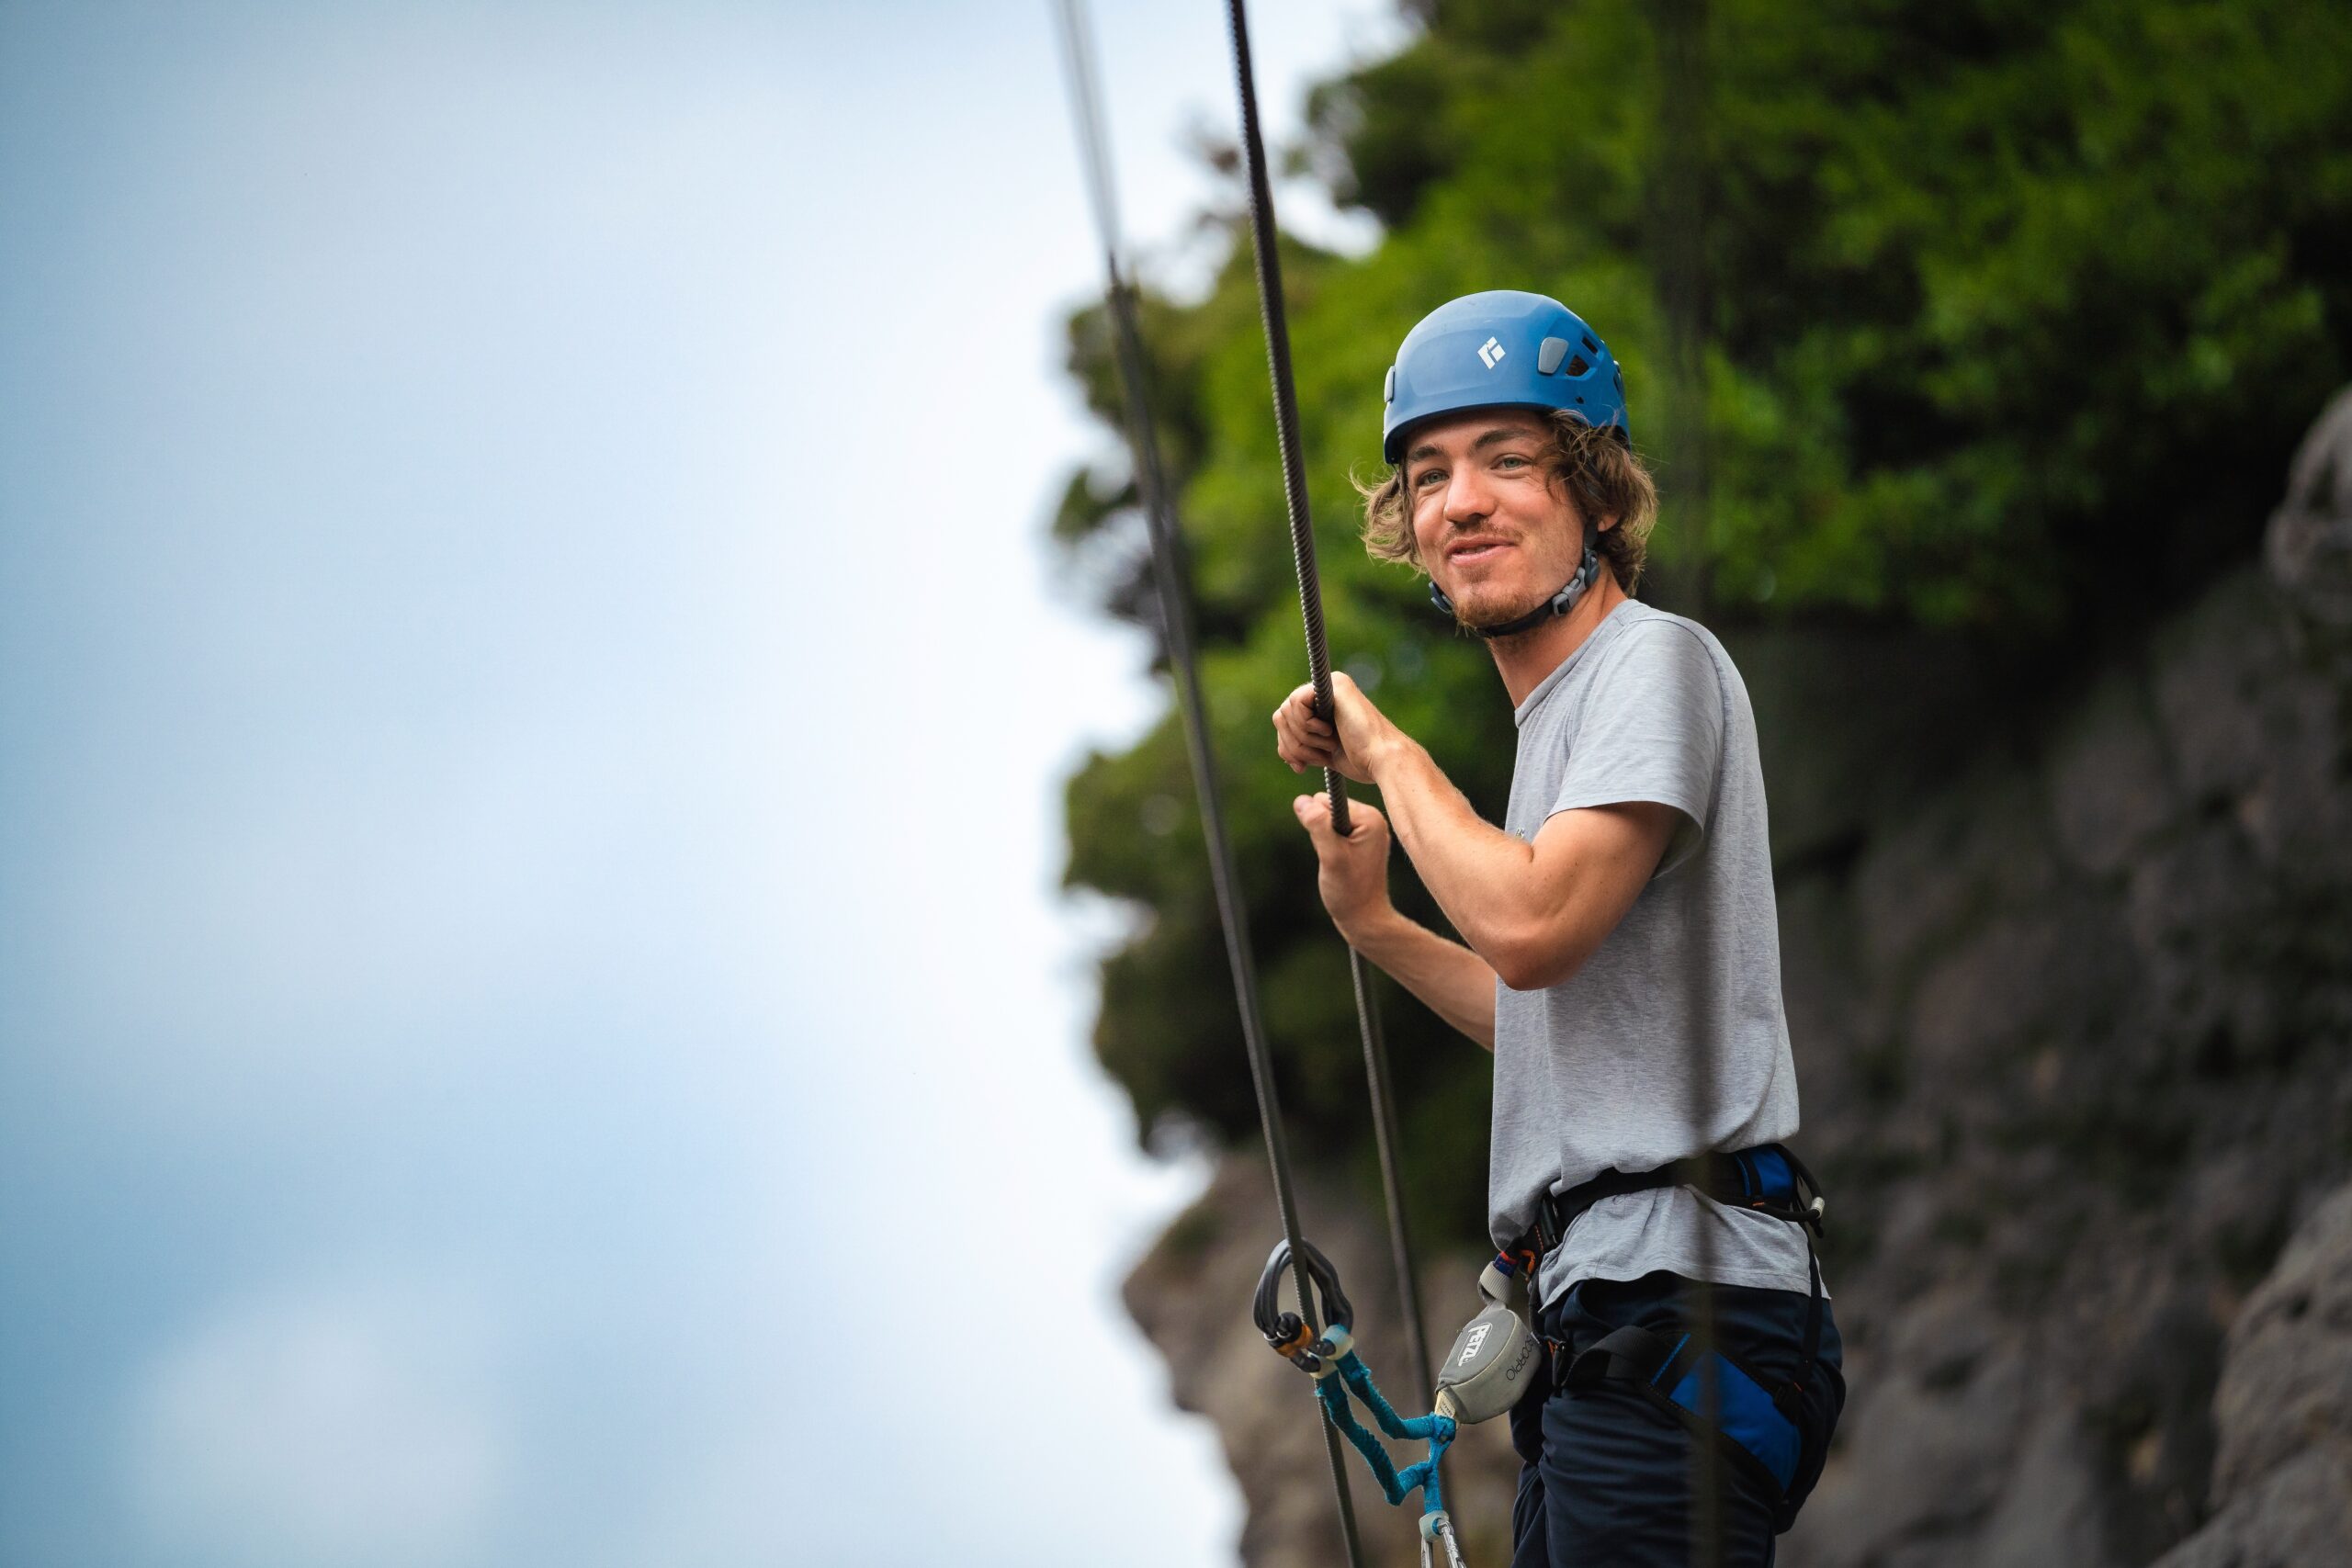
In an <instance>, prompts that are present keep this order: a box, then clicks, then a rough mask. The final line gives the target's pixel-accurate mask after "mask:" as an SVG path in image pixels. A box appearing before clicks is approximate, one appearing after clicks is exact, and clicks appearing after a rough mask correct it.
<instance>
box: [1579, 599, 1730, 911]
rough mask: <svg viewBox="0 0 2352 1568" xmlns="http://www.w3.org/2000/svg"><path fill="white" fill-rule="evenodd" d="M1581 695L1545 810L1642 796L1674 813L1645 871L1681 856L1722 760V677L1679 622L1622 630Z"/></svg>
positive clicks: (1691, 842) (1708, 803) (1694, 835)
mask: <svg viewBox="0 0 2352 1568" xmlns="http://www.w3.org/2000/svg"><path fill="white" fill-rule="evenodd" d="M1609 652H1610V659H1609V662H1608V664H1607V666H1606V667H1605V668H1603V669H1602V670H1600V671H1596V674H1597V675H1598V677H1599V678H1598V679H1597V680H1596V681H1595V682H1593V685H1592V688H1591V690H1590V692H1589V693H1588V694H1587V698H1586V703H1585V710H1584V713H1583V715H1582V716H1581V721H1580V722H1579V723H1578V725H1577V733H1576V739H1575V741H1574V744H1573V747H1572V749H1571V750H1570V751H1569V753H1568V765H1567V772H1566V773H1564V774H1563V775H1562V776H1561V779H1560V788H1559V792H1558V794H1556V795H1555V796H1554V797H1553V800H1552V812H1553V813H1554V814H1556V813H1559V812H1562V811H1573V810H1576V809H1577V808H1578V807H1587V806H1617V805H1622V804H1623V803H1625V802H1627V801H1634V800H1652V801H1656V802H1657V803H1658V804H1659V805H1661V806H1668V807H1673V808H1674V809H1675V810H1676V811H1677V812H1679V813H1680V814H1681V818H1682V819H1681V820H1680V821H1679V822H1678V823H1676V824H1675V829H1674V834H1673V837H1672V838H1670V839H1668V840H1667V846H1666V853H1665V855H1664V856H1663V857H1662V858H1661V859H1660V860H1659V861H1658V867H1657V873H1656V874H1657V875H1659V876H1664V875H1665V874H1667V873H1668V872H1670V871H1672V870H1674V869H1675V868H1676V867H1677V866H1679V865H1680V864H1681V863H1683V862H1684V861H1686V860H1688V859H1689V858H1690V857H1691V852H1693V851H1695V850H1696V849H1697V848H1698V847H1699V844H1700V840H1702V837H1703V836H1704V835H1705V832H1706V828H1707V817H1708V813H1709V811H1710V810H1711V809H1712V808H1713V805H1714V795H1715V775H1716V773H1717V771H1718V770H1719V768H1720V767H1721V765H1722V762H1723V752H1724V699H1723V679H1722V677H1721V676H1720V675H1718V674H1717V673H1716V671H1715V661H1714V657H1713V654H1711V653H1710V652H1709V651H1708V650H1707V647H1706V645H1705V644H1704V643H1702V641H1700V639H1699V638H1698V637H1694V636H1692V635H1691V632H1690V631H1689V630H1687V629H1686V628H1684V627H1682V626H1674V625H1671V624H1657V623H1653V624H1651V625H1647V626H1636V627H1634V628H1631V629H1630V630H1629V631H1628V632H1627V634H1626V636H1625V637H1624V639H1623V641H1622V642H1621V643H1620V644H1619V645H1618V646H1617V647H1616V648H1614V649H1610V650H1609Z"/></svg>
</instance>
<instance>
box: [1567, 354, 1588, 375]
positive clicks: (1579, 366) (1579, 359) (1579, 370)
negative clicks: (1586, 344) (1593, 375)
mask: <svg viewBox="0 0 2352 1568" xmlns="http://www.w3.org/2000/svg"><path fill="white" fill-rule="evenodd" d="M1591 368H1592V367H1591V366H1589V365H1588V364H1586V363H1585V358H1584V355H1581V354H1579V355H1577V356H1576V357H1575V358H1574V359H1571V360H1569V361H1568V374H1569V375H1571V376H1581V375H1583V374H1584V373H1585V372H1586V371H1588V370H1589V369H1591Z"/></svg>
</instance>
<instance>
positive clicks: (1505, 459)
mask: <svg viewBox="0 0 2352 1568" xmlns="http://www.w3.org/2000/svg"><path fill="white" fill-rule="evenodd" d="M1495 467H1497V468H1525V467H1527V459H1526V458H1524V457H1521V456H1520V455H1519V454H1518V453H1516V452H1506V453H1504V454H1503V455H1502V456H1501V457H1498V458H1496V459H1495Z"/></svg>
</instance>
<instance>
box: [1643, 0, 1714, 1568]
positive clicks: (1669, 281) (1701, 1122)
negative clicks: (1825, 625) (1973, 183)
mask: <svg viewBox="0 0 2352 1568" xmlns="http://www.w3.org/2000/svg"><path fill="white" fill-rule="evenodd" d="M1649 19H1650V26H1651V28H1652V29H1653V34H1654V37H1655V39H1656V41H1657V56H1658V70H1659V76H1660V86H1661V92H1660V94H1659V97H1658V105H1659V108H1658V118H1657V122H1656V131H1657V153H1656V163H1655V164H1653V166H1652V170H1651V175H1650V179H1651V190H1650V201H1649V208H1650V212H1649V217H1650V228H1651V244H1652V246H1653V250H1652V256H1653V262H1652V265H1653V267H1654V269H1655V272H1656V276H1657V279H1658V285H1659V293H1660V294H1661V296H1662V297H1663V299H1662V303H1663V304H1664V306H1665V313H1666V318H1667V337H1668V355H1667V367H1666V368H1667V375H1666V406H1667V435H1666V446H1667V454H1668V458H1669V461H1668V465H1667V477H1668V480H1669V482H1670V491H1669V494H1670V495H1671V496H1672V498H1673V500H1674V502H1675V504H1676V507H1677V510H1678V512H1679V513H1680V515H1681V518H1682V525H1683V529H1684V532H1685V533H1686V534H1687V535H1688V536H1690V537H1691V540H1692V542H1693V543H1694V544H1695V546H1696V549H1695V550H1694V551H1693V554H1694V555H1695V556H1696V557H1697V559H1696V562H1695V564H1694V565H1693V567H1692V569H1691V573H1690V575H1691V582H1690V584H1689V590H1688V597H1689V598H1690V601H1691V604H1690V612H1691V615H1698V616H1703V615H1706V613H1707V598H1708V594H1707V542H1708V537H1709V533H1708V522H1709V514H1710V485H1709V475H1708V463H1707V457H1708V452H1707V423H1706V420H1707V416H1706V409H1707V399H1706V335H1707V315H1708V287H1707V285H1708V277H1707V247H1706V222H1707V199H1706V197H1707V161H1706V141H1707V136H1708V125H1707V107H1708V106H1707V74H1708V69H1707V0H1659V4H1657V5H1656V6H1652V7H1651V8H1650V17H1649ZM1696 914H1697V918H1698V919H1700V920H1702V922H1706V921H1708V919H1709V917H1708V916H1707V914H1706V912H1705V911H1704V910H1703V909H1702V910H1698V911H1697V912H1696ZM1712 934H1713V933H1712V932H1710V931H1705V930H1702V931H1694V932H1693V933H1691V935H1692V937H1693V941H1692V942H1691V943H1690V945H1689V947H1688V949H1687V951H1690V952H1692V953H1704V952H1707V951H1709V945H1710V944H1709V940H1708V939H1709V938H1710V937H1711V936H1712ZM1719 986H1720V981H1719V980H1718V979H1717V978H1716V976H1714V974H1713V966H1712V965H1710V964H1692V965H1691V972H1690V975H1689V977H1688V979H1687V981H1686V987H1687V989H1686V993H1685V996H1686V1000H1687V1002H1688V1004H1689V1016H1690V1019H1691V1024H1692V1026H1693V1029H1694V1033H1693V1035H1692V1037H1691V1041H1690V1042H1689V1045H1688V1050H1689V1052H1690V1063H1691V1081H1690V1084H1689V1090H1690V1114H1691V1145H1692V1152H1693V1153H1694V1154H1696V1155H1698V1156H1702V1157H1704V1156H1705V1155H1706V1154H1707V1153H1708V1151H1709V1150H1710V1148H1711V1147H1712V1146H1713V1139H1712V1138H1711V1137H1710V1135H1709V1134H1710V1133H1711V1131H1712V1129H1711V1127H1710V1125H1709V1122H1708V1118H1709V1116H1710V1115H1711V1113H1712V1112H1713V1109H1714V1080H1715V1064H1714V1058H1713V1055H1712V1054H1711V1052H1710V1050H1709V1047H1710V1045H1711V1044H1713V1041H1711V1040H1710V1039H1709V1038H1708V1036H1707V1030H1708V1025H1709V1023H1710V1022H1711V1021H1713V1019H1714V1018H1716V1017H1717V1016H1718V1013H1717V1010H1716V1009H1715V1006H1714V1004H1715V1003H1716V1002H1717V1001H1718V1000H1719V999H1720V993H1719ZM1692 1201H1693V1202H1694V1203H1695V1204H1696V1205H1697V1206H1698V1207H1699V1209H1700V1210H1701V1211H1702V1213H1701V1215H1700V1223H1699V1236H1698V1241H1699V1247H1698V1258H1697V1263H1696V1267H1695V1269H1694V1272H1695V1273H1696V1274H1697V1276H1698V1278H1696V1279H1695V1280H1691V1282H1690V1287H1689V1289H1688V1291H1687V1292H1685V1302H1686V1307H1685V1311H1686V1313H1687V1314H1688V1317H1689V1321H1690V1325H1691V1346H1692V1348H1693V1351H1694V1353H1695V1354H1696V1355H1697V1357H1698V1360H1697V1366H1698V1370H1699V1411H1700V1415H1701V1419H1702V1421H1703V1422H1704V1424H1705V1425H1706V1426H1707V1427H1709V1428H1710V1429H1720V1428H1721V1427H1722V1424H1723V1422H1722V1410H1723V1403H1722V1395H1723V1390H1722V1378H1721V1377H1720V1376H1719V1375H1718V1374H1719V1371H1720V1368H1721V1363H1720V1362H1718V1361H1717V1360H1716V1359H1715V1355H1714V1352H1715V1351H1716V1349H1717V1348H1718V1342H1719V1328H1720V1325H1719V1323H1718V1321H1717V1317H1716V1312H1715V1286H1714V1280H1713V1276H1714V1272H1715V1267H1716V1258H1715V1232H1714V1222H1713V1216H1711V1215H1709V1214H1707V1213H1704V1212H1703V1211H1704V1210H1705V1209H1706V1208H1707V1202H1708V1201H1707V1200H1706V1199H1705V1198H1704V1197H1702V1196H1696V1195H1694V1196H1693V1198H1692ZM1726 1479H1727V1477H1726V1474H1725V1465H1724V1458H1723V1455H1722V1454H1721V1453H1720V1452H1719V1451H1718V1450H1717V1449H1716V1446H1715V1444H1713V1442H1709V1441H1705V1440H1702V1439H1694V1440H1693V1441H1692V1442H1691V1562H1693V1563H1694V1564H1697V1565H1701V1568H1716V1565H1717V1564H1719V1563H1721V1562H1723V1561H1724V1548H1725V1546H1726V1544H1727V1527H1728V1524H1729V1521H1728V1519H1727V1518H1726V1517H1725V1496H1724V1483H1725V1481H1726Z"/></svg>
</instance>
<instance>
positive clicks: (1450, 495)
mask: <svg viewBox="0 0 2352 1568" xmlns="http://www.w3.org/2000/svg"><path fill="white" fill-rule="evenodd" d="M1493 510H1494V497H1493V496H1491V495H1489V494H1488V493H1487V481H1486V478H1485V476H1484V475H1482V474H1480V473H1478V472H1477V470H1476V468H1472V469H1469V470H1468V471H1465V472H1461V473H1456V474H1453V475H1450V476H1448V478H1447V479H1446V481H1445V520H1446V521H1447V522H1449V523H1476V522H1477V521H1478V520H1479V519H1481V518H1483V517H1485V516H1486V515H1487V513H1489V512H1491V511H1493Z"/></svg>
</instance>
